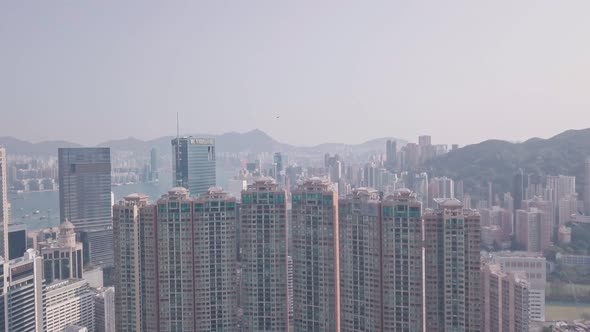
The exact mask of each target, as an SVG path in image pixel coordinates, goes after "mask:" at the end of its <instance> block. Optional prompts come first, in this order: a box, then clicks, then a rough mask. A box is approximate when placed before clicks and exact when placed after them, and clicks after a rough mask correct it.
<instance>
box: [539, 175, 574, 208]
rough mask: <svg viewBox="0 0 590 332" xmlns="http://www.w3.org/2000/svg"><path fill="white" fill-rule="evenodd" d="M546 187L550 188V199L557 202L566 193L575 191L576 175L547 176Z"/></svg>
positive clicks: (570, 193) (569, 193)
mask: <svg viewBox="0 0 590 332" xmlns="http://www.w3.org/2000/svg"><path fill="white" fill-rule="evenodd" d="M546 189H549V190H551V201H552V202H554V203H555V204H557V203H558V202H559V201H560V200H561V199H562V198H564V197H566V196H567V195H572V194H575V193H576V177H575V176H567V175H557V176H547V185H546Z"/></svg>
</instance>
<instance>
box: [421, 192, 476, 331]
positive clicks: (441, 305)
mask: <svg viewBox="0 0 590 332" xmlns="http://www.w3.org/2000/svg"><path fill="white" fill-rule="evenodd" d="M437 203H438V208H437V209H435V210H429V211H426V212H425V214H424V248H425V252H424V260H425V271H424V272H425V283H426V284H425V292H426V306H425V309H426V331H429V332H438V331H441V332H442V331H465V332H477V331H481V289H480V282H481V280H480V232H481V229H480V217H479V214H478V213H477V212H476V211H474V210H467V209H463V206H462V204H461V202H460V201H459V200H457V199H440V200H437Z"/></svg>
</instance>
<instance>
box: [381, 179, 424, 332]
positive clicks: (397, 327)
mask: <svg viewBox="0 0 590 332" xmlns="http://www.w3.org/2000/svg"><path fill="white" fill-rule="evenodd" d="M421 210H422V206H421V203H420V202H419V201H418V200H417V199H416V195H415V194H413V193H412V192H411V191H410V190H408V189H400V190H397V191H396V192H395V193H394V194H393V195H391V196H388V197H386V198H385V199H384V200H383V202H382V212H381V216H382V224H381V232H380V233H381V237H382V238H381V247H382V249H381V264H382V296H383V313H382V315H383V331H415V332H419V331H424V310H423V309H424V307H423V304H424V299H423V296H424V289H423V286H424V284H423V279H422V276H423V272H424V270H423V251H422V218H421Z"/></svg>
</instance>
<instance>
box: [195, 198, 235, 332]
mask: <svg viewBox="0 0 590 332" xmlns="http://www.w3.org/2000/svg"><path fill="white" fill-rule="evenodd" d="M237 210H238V207H237V204H236V199H235V198H234V197H231V196H229V195H228V194H227V193H226V192H224V191H222V190H220V189H215V188H212V189H210V190H209V191H208V192H207V194H205V195H201V196H200V197H199V198H198V199H197V200H196V201H195V203H194V226H193V240H192V241H193V243H192V246H193V247H194V250H195V252H194V260H195V261H194V276H193V280H194V284H195V286H194V291H195V306H196V310H195V319H196V328H195V331H233V330H235V329H236V328H237V319H236V318H237V309H238V308H237V303H238V300H237V285H236V269H237V247H236V245H235V244H236V243H237V236H238V232H237V227H238V219H237V217H238V211H237Z"/></svg>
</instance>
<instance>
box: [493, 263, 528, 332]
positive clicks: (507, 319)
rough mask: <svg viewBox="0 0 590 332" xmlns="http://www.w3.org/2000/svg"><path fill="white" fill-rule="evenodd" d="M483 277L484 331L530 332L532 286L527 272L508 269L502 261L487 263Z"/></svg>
mask: <svg viewBox="0 0 590 332" xmlns="http://www.w3.org/2000/svg"><path fill="white" fill-rule="evenodd" d="M481 274H482V276H481V279H482V286H481V287H482V291H483V293H482V299H483V301H482V312H483V315H482V321H483V324H482V331H483V332H528V331H529V288H530V283H529V282H528V280H527V278H526V274H524V273H507V272H503V271H502V270H501V267H500V265H499V264H490V263H486V264H484V265H483V267H482V271H481Z"/></svg>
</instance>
